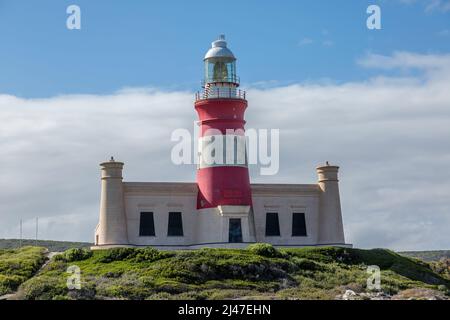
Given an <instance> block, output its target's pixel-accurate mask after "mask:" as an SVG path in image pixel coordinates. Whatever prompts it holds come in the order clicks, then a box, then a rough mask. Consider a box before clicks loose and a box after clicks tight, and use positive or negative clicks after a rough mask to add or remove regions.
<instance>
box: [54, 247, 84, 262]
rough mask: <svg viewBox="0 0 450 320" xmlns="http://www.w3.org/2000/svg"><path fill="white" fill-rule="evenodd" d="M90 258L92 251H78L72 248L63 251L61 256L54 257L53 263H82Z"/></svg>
mask: <svg viewBox="0 0 450 320" xmlns="http://www.w3.org/2000/svg"><path fill="white" fill-rule="evenodd" d="M90 257H92V251H91V250H89V249H79V248H73V249H69V250H67V251H65V252H64V253H62V254H59V255H56V256H55V261H65V262H74V261H83V260H86V259H89V258H90Z"/></svg>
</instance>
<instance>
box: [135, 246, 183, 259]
mask: <svg viewBox="0 0 450 320" xmlns="http://www.w3.org/2000/svg"><path fill="white" fill-rule="evenodd" d="M174 255H175V254H174V253H169V252H165V251H159V250H157V249H155V248H151V247H148V248H145V249H138V250H137V253H136V255H135V257H134V261H136V262H144V261H145V262H154V261H157V260H161V259H165V258H169V257H172V256H174Z"/></svg>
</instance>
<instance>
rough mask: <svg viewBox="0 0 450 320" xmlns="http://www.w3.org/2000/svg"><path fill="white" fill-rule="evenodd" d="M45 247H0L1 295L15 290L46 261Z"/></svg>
mask: <svg viewBox="0 0 450 320" xmlns="http://www.w3.org/2000/svg"><path fill="white" fill-rule="evenodd" d="M44 253H45V248H39V247H23V248H21V249H15V250H12V249H0V296H1V295H4V294H8V293H12V292H14V291H15V290H16V289H17V288H18V287H19V285H20V284H21V283H23V282H24V281H25V280H27V279H29V278H30V277H32V276H33V275H34V274H35V273H36V272H37V271H38V270H39V268H40V267H41V266H42V265H43V264H44V262H45V259H46V258H45V255H44Z"/></svg>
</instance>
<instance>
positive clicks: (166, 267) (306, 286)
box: [17, 244, 450, 299]
mask: <svg viewBox="0 0 450 320" xmlns="http://www.w3.org/2000/svg"><path fill="white" fill-rule="evenodd" d="M73 265H75V266H78V267H79V268H80V270H81V290H68V289H67V286H66V283H67V277H68V276H69V274H68V273H67V272H66V271H67V268H68V267H69V266H73ZM368 265H378V266H379V267H380V268H381V270H382V271H381V272H382V275H381V286H382V291H383V293H384V294H385V295H390V296H392V295H396V294H399V293H400V296H402V297H403V298H408V297H410V296H411V295H412V296H413V297H414V292H417V290H419V291H420V290H422V291H423V290H428V291H432V292H435V294H436V295H440V296H442V297H445V294H448V290H449V289H450V278H449V274H448V273H446V272H448V270H447V269H446V272H442V273H438V272H437V271H436V269H433V268H432V265H431V264H430V263H428V262H424V261H421V260H417V259H413V258H409V257H405V256H402V255H399V254H396V253H394V252H392V251H389V250H383V249H374V250H359V249H348V248H334V247H328V248H302V249H281V250H276V249H274V248H273V247H272V246H270V245H265V244H257V245H252V246H250V247H249V248H248V249H246V250H242V249H201V250H195V251H158V250H155V249H152V248H145V249H129V248H123V249H111V250H102V251H94V252H92V251H89V250H87V249H71V250H68V251H66V252H65V253H64V254H61V255H58V256H55V257H53V258H52V260H51V261H50V263H48V264H47V265H46V266H45V267H44V268H43V270H41V272H39V273H38V274H37V275H36V276H34V277H32V278H31V279H29V280H27V281H25V282H24V283H23V284H22V285H21V287H20V289H19V293H18V296H17V298H21V299H250V298H251V299H335V298H336V297H337V296H339V295H340V296H342V294H343V293H344V292H345V291H346V290H347V289H351V290H353V291H354V292H356V293H361V297H364V296H363V294H365V292H366V281H367V278H368V274H367V272H366V269H367V266H368ZM405 292H408V294H409V296H408V294H405ZM365 297H366V298H367V295H366V296H365ZM447 297H448V296H447Z"/></svg>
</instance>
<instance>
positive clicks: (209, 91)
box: [195, 86, 246, 101]
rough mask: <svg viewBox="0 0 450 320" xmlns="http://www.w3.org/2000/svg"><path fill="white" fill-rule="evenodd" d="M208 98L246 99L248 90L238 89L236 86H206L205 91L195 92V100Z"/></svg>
mask: <svg viewBox="0 0 450 320" xmlns="http://www.w3.org/2000/svg"><path fill="white" fill-rule="evenodd" d="M207 99H240V100H246V92H245V91H244V90H239V89H236V88H235V87H234V88H233V87H228V86H227V87H220V86H210V87H206V88H205V90H204V91H203V92H197V93H196V94H195V101H199V100H207Z"/></svg>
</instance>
